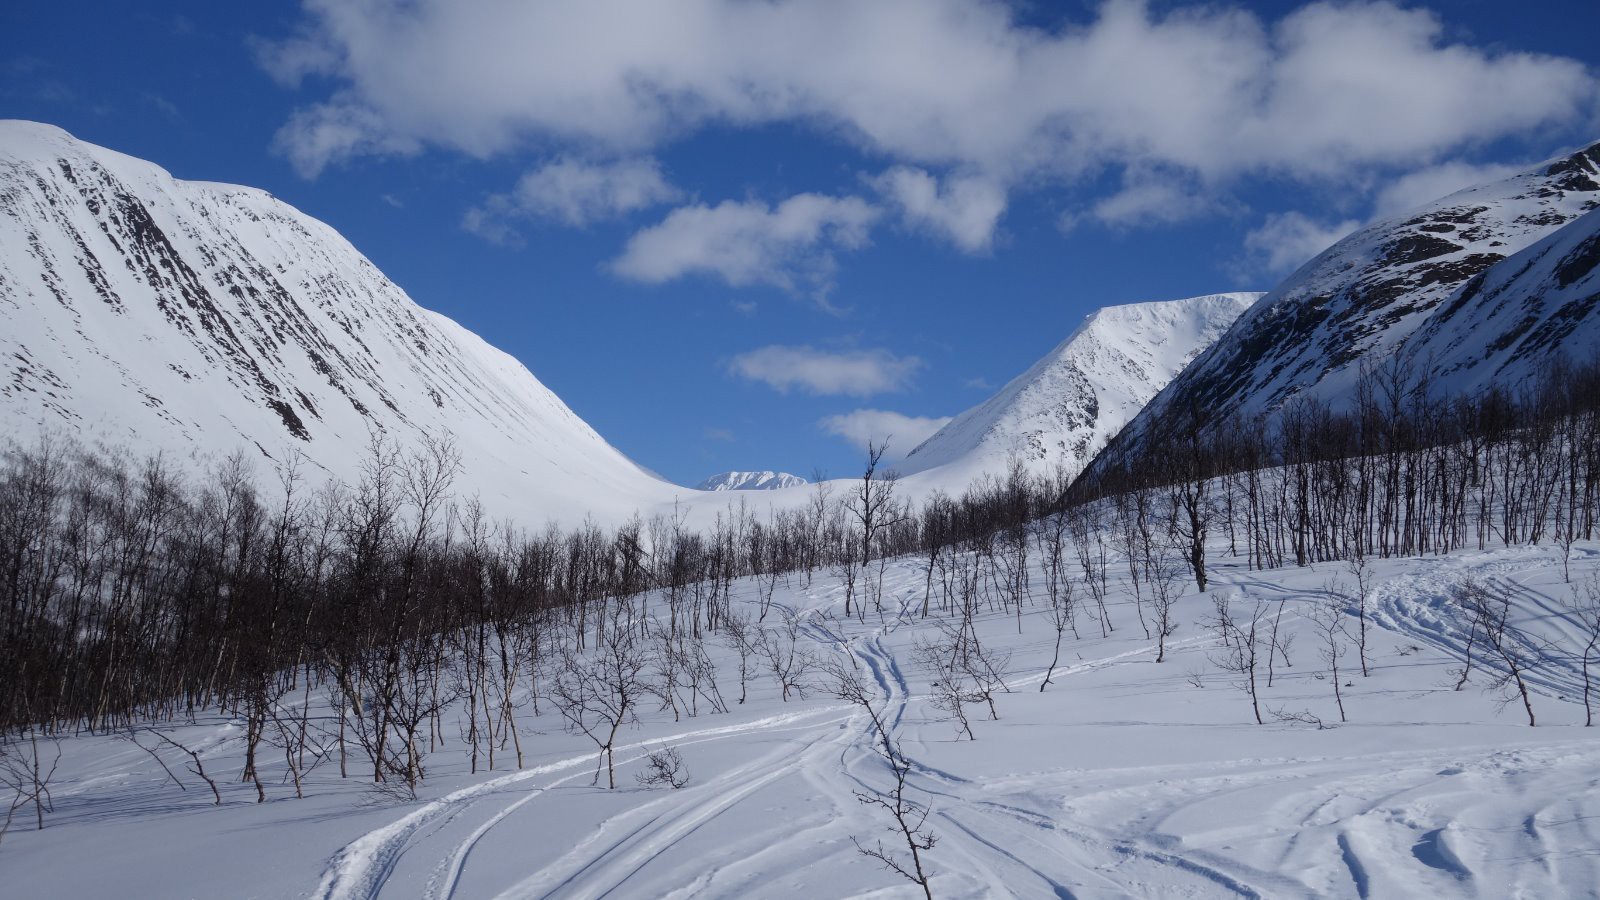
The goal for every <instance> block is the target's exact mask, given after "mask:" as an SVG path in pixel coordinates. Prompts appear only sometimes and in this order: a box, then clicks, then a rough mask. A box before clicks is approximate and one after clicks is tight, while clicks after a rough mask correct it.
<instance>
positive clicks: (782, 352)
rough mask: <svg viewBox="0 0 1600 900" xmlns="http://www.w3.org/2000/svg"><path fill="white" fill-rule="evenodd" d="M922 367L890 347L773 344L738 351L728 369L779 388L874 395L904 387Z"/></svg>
mask: <svg viewBox="0 0 1600 900" xmlns="http://www.w3.org/2000/svg"><path fill="white" fill-rule="evenodd" d="M920 368H922V360H921V359H919V358H917V357H915V356H896V355H895V354H893V353H890V352H889V351H888V350H883V349H871V350H820V349H818V348H816V347H810V346H781V345H772V346H767V347H761V348H759V349H756V350H751V351H750V352H748V353H741V354H739V355H738V356H735V357H734V358H733V359H732V360H730V361H729V363H728V371H729V372H731V373H733V374H734V375H737V376H739V377H740V378H744V379H747V380H749V381H757V382H761V383H762V384H765V385H767V386H768V387H771V388H772V389H774V390H776V391H779V392H781V393H787V392H789V391H791V390H801V391H805V392H806V393H810V394H842V395H848V396H854V397H870V396H872V395H874V394H883V393H890V392H893V391H899V390H903V389H904V388H905V387H906V386H907V385H909V384H910V382H911V377H912V376H913V375H914V374H915V373H916V372H917V370H918V369H920Z"/></svg>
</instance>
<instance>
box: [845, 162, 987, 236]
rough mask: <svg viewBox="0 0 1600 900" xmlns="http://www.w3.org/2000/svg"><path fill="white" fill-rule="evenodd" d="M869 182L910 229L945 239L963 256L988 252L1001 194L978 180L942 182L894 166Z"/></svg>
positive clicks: (961, 178) (920, 171) (984, 180)
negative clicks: (964, 253) (964, 254)
mask: <svg viewBox="0 0 1600 900" xmlns="http://www.w3.org/2000/svg"><path fill="white" fill-rule="evenodd" d="M869 181H870V183H871V184H872V186H873V187H875V188H876V189H877V190H878V191H879V192H880V193H881V194H883V195H884V197H885V198H886V199H887V200H888V201H889V202H890V204H891V205H893V206H894V208H895V209H897V210H898V211H899V213H900V217H901V220H902V221H904V222H905V223H906V225H907V226H908V227H910V228H912V229H916V230H920V231H925V232H928V233H930V234H933V235H934V236H936V237H940V238H944V239H946V240H948V241H950V243H952V244H954V245H956V246H957V247H958V248H960V249H961V250H964V251H966V252H967V253H981V252H983V251H985V250H988V249H989V247H990V245H991V244H993V243H994V234H995V228H996V227H997V226H998V224H999V222H1000V216H1001V214H1002V213H1004V212H1005V210H1006V191H1005V188H1004V187H1002V186H1001V185H1000V184H998V183H997V182H995V181H993V180H991V179H988V178H983V177H980V176H948V177H946V178H945V179H943V181H941V180H940V179H939V178H938V177H936V176H935V175H933V174H931V173H929V172H927V171H925V170H923V169H918V168H913V167H911V166H895V167H894V168H892V169H890V170H889V171H887V172H884V173H883V174H882V175H879V176H877V177H876V178H872V179H869Z"/></svg>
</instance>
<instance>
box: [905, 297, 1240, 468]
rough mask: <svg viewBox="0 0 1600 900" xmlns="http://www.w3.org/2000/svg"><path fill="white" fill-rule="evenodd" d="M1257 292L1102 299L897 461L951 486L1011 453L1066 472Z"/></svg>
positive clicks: (1002, 461) (1000, 463) (1087, 456)
mask: <svg viewBox="0 0 1600 900" xmlns="http://www.w3.org/2000/svg"><path fill="white" fill-rule="evenodd" d="M1260 296H1261V295H1260V294H1253V293H1237V294H1211V295H1208V296H1204V297H1193V298H1190V299H1187V300H1169V301H1159V302H1154V303H1130V304H1127V305H1124V306H1109V307H1106V308H1105V309H1101V310H1099V311H1097V312H1095V313H1093V314H1091V315H1090V316H1089V317H1088V318H1087V319H1085V320H1084V322H1083V324H1082V325H1080V326H1079V327H1078V329H1077V330H1076V331H1074V332H1073V333H1072V334H1071V335H1070V336H1069V337H1068V338H1067V339H1066V340H1064V341H1062V342H1061V343H1060V344H1059V345H1058V346H1057V347H1056V348H1055V349H1054V350H1052V351H1050V353H1049V354H1048V355H1046V356H1045V357H1044V358H1043V359H1041V360H1039V361H1038V362H1037V363H1034V364H1033V366H1032V367H1031V368H1029V369H1028V370H1027V371H1026V372H1024V373H1022V374H1021V375H1018V376H1017V377H1016V378H1014V379H1012V380H1011V382H1010V383H1009V384H1007V385H1006V386H1005V387H1004V388H1001V389H1000V391H999V392H998V393H996V394H995V395H994V396H993V397H990V398H989V399H988V400H986V401H984V402H983V403H981V404H979V405H978V406H975V407H973V408H971V409H969V410H967V411H966V412H964V413H962V414H960V415H959V416H956V417H955V418H954V419H953V420H951V421H950V423H949V424H947V425H945V426H944V427H943V428H941V429H939V431H938V432H936V433H935V434H934V435H933V436H932V437H930V438H928V439H927V440H926V441H923V442H922V443H921V444H920V445H918V446H917V448H916V449H915V450H912V451H911V453H910V454H909V455H907V457H906V458H905V460H904V461H903V462H901V463H900V464H899V465H898V466H896V468H897V469H899V470H900V471H901V472H902V473H904V474H907V475H908V476H910V477H909V478H908V483H909V484H911V485H913V486H916V485H919V484H921V483H922V482H930V483H934V482H937V483H939V484H940V485H941V486H944V487H945V489H946V490H950V491H955V492H959V491H960V490H961V489H963V488H964V487H965V486H966V484H967V483H969V482H970V481H971V480H972V479H974V478H977V477H980V476H981V475H983V474H985V473H992V474H995V475H1003V474H1004V473H1005V471H1006V466H1007V464H1008V462H1007V461H1008V459H1009V458H1010V457H1011V456H1012V455H1016V456H1017V457H1018V458H1020V459H1021V460H1022V461H1023V462H1024V463H1025V464H1026V465H1027V467H1028V469H1029V470H1030V471H1032V472H1035V473H1048V472H1051V471H1053V470H1054V469H1055V467H1056V466H1058V465H1059V466H1063V467H1065V469H1066V471H1067V472H1068V473H1069V474H1074V473H1076V472H1077V471H1078V470H1079V469H1081V468H1082V467H1083V466H1084V464H1085V463H1087V462H1088V460H1089V459H1090V458H1091V456H1092V455H1093V454H1094V452H1095V451H1096V450H1098V449H1099V448H1100V446H1101V445H1102V444H1104V443H1105V441H1106V440H1107V439H1109V438H1110V437H1111V436H1112V435H1114V434H1116V433H1117V431H1118V430H1119V429H1120V428H1122V426H1123V425H1125V424H1126V423H1127V422H1128V420H1129V419H1131V418H1133V416H1134V415H1135V414H1136V413H1138V411H1139V410H1140V409H1141V408H1142V407H1143V406H1144V405H1145V404H1146V403H1147V402H1149V400H1150V398H1151V397H1154V396H1155V395H1156V392H1157V391H1159V390H1161V388H1162V386H1164V385H1165V384H1166V383H1167V382H1168V381H1169V380H1171V378H1172V377H1173V376H1174V375H1177V374H1178V372H1180V371H1182V369H1183V367H1184V366H1185V365H1186V364H1187V363H1188V362H1189V361H1190V360H1192V359H1194V357H1195V355H1196V354H1198V353H1199V352H1200V351H1201V350H1203V349H1205V347H1207V346H1208V345H1210V344H1211V342H1212V341H1214V340H1216V339H1217V338H1218V337H1219V336H1220V335H1221V334H1222V333H1223V332H1224V331H1226V330H1227V328H1228V326H1229V325H1230V324H1232V323H1233V321H1234V320H1235V319H1236V318H1237V317H1238V316H1239V314H1240V313H1242V312H1244V311H1245V310H1246V309H1248V308H1249V306H1250V304H1252V303H1254V302H1255V301H1256V300H1257V299H1258V298H1259V297H1260Z"/></svg>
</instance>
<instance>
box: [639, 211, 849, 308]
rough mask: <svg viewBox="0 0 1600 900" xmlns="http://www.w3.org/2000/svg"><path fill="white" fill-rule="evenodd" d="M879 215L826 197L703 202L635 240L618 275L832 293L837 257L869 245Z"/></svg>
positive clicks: (654, 280) (675, 213) (676, 213)
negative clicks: (700, 277)
mask: <svg viewBox="0 0 1600 900" xmlns="http://www.w3.org/2000/svg"><path fill="white" fill-rule="evenodd" d="M878 215H879V212H878V210H877V209H876V208H875V207H873V206H871V205H870V204H868V203H867V202H866V201H864V200H862V199H860V198H858V197H828V196H824V195H821V194H797V195H795V196H793V197H790V198H789V199H787V200H785V201H783V202H782V203H780V204H778V205H777V206H776V207H768V206H767V205H766V204H765V203H762V202H760V201H745V202H737V201H733V200H727V201H723V202H722V203H720V204H718V205H716V206H706V205H704V204H699V203H697V204H693V205H691V206H684V207H679V208H678V209H675V210H673V211H672V212H670V213H668V214H667V217H666V218H665V219H663V220H662V221H661V222H660V223H659V224H656V225H652V226H650V227H649V228H646V229H644V230H642V231H640V232H638V233H636V234H635V235H633V237H631V238H629V239H628V245H627V247H626V248H625V249H624V250H623V252H622V255H621V256H619V257H617V259H615V260H614V261H612V263H611V268H612V270H613V271H615V272H616V273H617V274H618V275H621V276H623V277H624V278H629V279H632V280H634V281H643V282H647V283H651V284H659V283H661V282H666V281H672V280H673V279H676V278H681V277H683V276H685V275H690V274H707V275H715V276H718V277H720V278H721V279H722V280H723V281H726V282H727V283H728V284H730V285H732V286H734V287H745V286H748V285H753V284H770V285H774V286H776V287H780V288H783V289H785V290H789V291H800V290H801V289H802V288H809V289H811V290H813V291H815V292H817V293H818V294H819V295H820V294H826V292H827V289H828V287H829V286H830V279H831V278H832V276H833V272H834V259H833V251H835V250H854V249H858V248H860V247H862V246H864V245H865V244H866V243H867V241H868V236H869V232H870V230H871V226H872V223H873V222H874V221H876V220H877V218H878Z"/></svg>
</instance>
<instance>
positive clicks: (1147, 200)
mask: <svg viewBox="0 0 1600 900" xmlns="http://www.w3.org/2000/svg"><path fill="white" fill-rule="evenodd" d="M1216 207H1217V201H1216V200H1214V199H1213V198H1211V197H1209V196H1207V195H1206V193H1205V192H1204V191H1203V190H1202V189H1200V188H1199V187H1198V186H1197V185H1193V184H1188V183H1186V182H1185V180H1184V179H1183V178H1181V177H1180V176H1178V175H1176V174H1173V173H1167V174H1164V175H1157V174H1152V173H1138V174H1134V173H1130V174H1129V176H1128V177H1125V178H1124V179H1123V184H1122V189H1121V190H1120V191H1117V192H1116V193H1115V194H1112V195H1111V196H1109V197H1106V198H1104V199H1102V200H1100V201H1099V202H1097V203H1095V204H1094V206H1093V208H1091V210H1090V215H1092V216H1093V217H1094V218H1095V219H1097V220H1098V221H1100V222H1101V223H1102V224H1105V225H1110V226H1111V227H1113V228H1133V227H1138V226H1145V225H1174V224H1177V223H1179V222H1186V221H1189V220H1190V219H1193V218H1196V217H1198V216H1200V215H1203V214H1204V213H1207V212H1210V211H1211V210H1213V209H1215V208H1216ZM1065 222H1066V224H1068V225H1070V224H1072V219H1070V218H1069V219H1067V220H1065Z"/></svg>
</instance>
